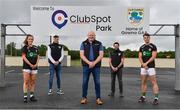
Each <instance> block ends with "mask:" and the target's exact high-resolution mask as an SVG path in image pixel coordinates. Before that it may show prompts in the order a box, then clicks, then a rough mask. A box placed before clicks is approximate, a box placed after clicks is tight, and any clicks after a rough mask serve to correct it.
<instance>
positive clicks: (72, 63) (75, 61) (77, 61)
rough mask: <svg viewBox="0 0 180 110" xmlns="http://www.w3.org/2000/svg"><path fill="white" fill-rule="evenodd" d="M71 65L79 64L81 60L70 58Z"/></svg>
mask: <svg viewBox="0 0 180 110" xmlns="http://www.w3.org/2000/svg"><path fill="white" fill-rule="evenodd" d="M71 66H78V67H79V66H81V60H80V59H77V60H71Z"/></svg>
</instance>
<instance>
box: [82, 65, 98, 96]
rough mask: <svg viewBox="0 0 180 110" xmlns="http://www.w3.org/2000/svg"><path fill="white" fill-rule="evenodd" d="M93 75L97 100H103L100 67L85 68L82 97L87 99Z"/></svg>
mask: <svg viewBox="0 0 180 110" xmlns="http://www.w3.org/2000/svg"><path fill="white" fill-rule="evenodd" d="M91 73H92V75H93V79H94V83H95V90H96V98H101V94H100V92H101V91H100V67H94V68H89V67H88V66H83V84H82V97H84V98H87V90H88V82H89V77H90V74H91Z"/></svg>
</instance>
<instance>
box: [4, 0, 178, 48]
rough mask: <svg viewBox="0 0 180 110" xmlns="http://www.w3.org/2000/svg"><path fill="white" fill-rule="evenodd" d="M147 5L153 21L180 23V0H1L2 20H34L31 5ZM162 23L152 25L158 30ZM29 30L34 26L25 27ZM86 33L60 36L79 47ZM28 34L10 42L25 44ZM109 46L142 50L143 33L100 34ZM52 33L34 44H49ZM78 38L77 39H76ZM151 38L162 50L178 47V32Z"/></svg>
mask: <svg viewBox="0 0 180 110" xmlns="http://www.w3.org/2000/svg"><path fill="white" fill-rule="evenodd" d="M32 5H46V6H49V5H51V6H147V7H150V24H178V23H179V24H180V0H0V15H1V16H0V23H4V24H6V23H8V24H9V23H13V24H23V23H24V24H30V21H31V20H30V13H31V12H30V6H32ZM157 28H158V27H150V33H154V32H155V31H156V30H157ZM23 29H24V30H25V32H26V33H29V32H30V27H26V28H23ZM7 32H8V33H18V32H19V31H18V30H17V29H15V28H12V27H10V28H8V29H7ZM161 33H173V28H172V27H171V28H164V30H162V32H161ZM86 38H87V37H86V36H60V39H61V41H60V42H61V43H62V44H64V45H67V46H68V48H69V49H71V50H78V49H79V46H80V44H81V42H82V41H83V40H85V39H86ZM24 39H25V37H22V36H21V37H20V36H16V37H15V36H8V37H6V43H9V42H15V43H17V47H18V48H20V47H21V46H22V42H23V40H24ZM96 39H97V40H100V41H102V43H103V45H104V46H105V47H111V46H112V44H113V42H115V41H118V42H119V43H120V48H121V50H126V49H131V50H138V49H139V47H140V46H141V45H142V44H143V39H142V36H111V37H104V36H97V37H96ZM49 42H50V40H49V36H35V42H34V44H36V45H39V44H45V45H48V44H49ZM74 42H76V43H74ZM151 42H152V43H154V44H156V46H157V48H158V50H159V51H168V50H175V37H174V36H168V37H167V36H153V37H151Z"/></svg>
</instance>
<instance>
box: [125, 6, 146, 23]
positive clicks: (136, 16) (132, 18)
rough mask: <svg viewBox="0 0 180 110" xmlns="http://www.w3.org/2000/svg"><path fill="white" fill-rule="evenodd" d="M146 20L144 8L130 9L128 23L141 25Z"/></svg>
mask: <svg viewBox="0 0 180 110" xmlns="http://www.w3.org/2000/svg"><path fill="white" fill-rule="evenodd" d="M143 19H144V9H143V8H129V9H128V22H129V23H131V24H132V25H135V26H137V25H139V24H141V23H142V21H143Z"/></svg>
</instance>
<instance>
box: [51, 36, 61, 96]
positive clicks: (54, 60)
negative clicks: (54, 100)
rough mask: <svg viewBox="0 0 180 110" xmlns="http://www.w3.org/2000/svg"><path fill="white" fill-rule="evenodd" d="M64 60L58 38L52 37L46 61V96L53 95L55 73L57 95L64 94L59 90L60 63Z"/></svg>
mask: <svg viewBox="0 0 180 110" xmlns="http://www.w3.org/2000/svg"><path fill="white" fill-rule="evenodd" d="M63 58H64V50H63V46H62V45H61V44H59V36H57V35H55V36H54V37H53V43H51V44H50V45H49V46H48V61H49V71H50V76H49V92H48V95H51V94H53V91H52V86H53V78H54V73H56V78H57V94H59V95H62V94H64V92H63V91H62V90H61V88H60V86H61V62H62V60H63Z"/></svg>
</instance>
